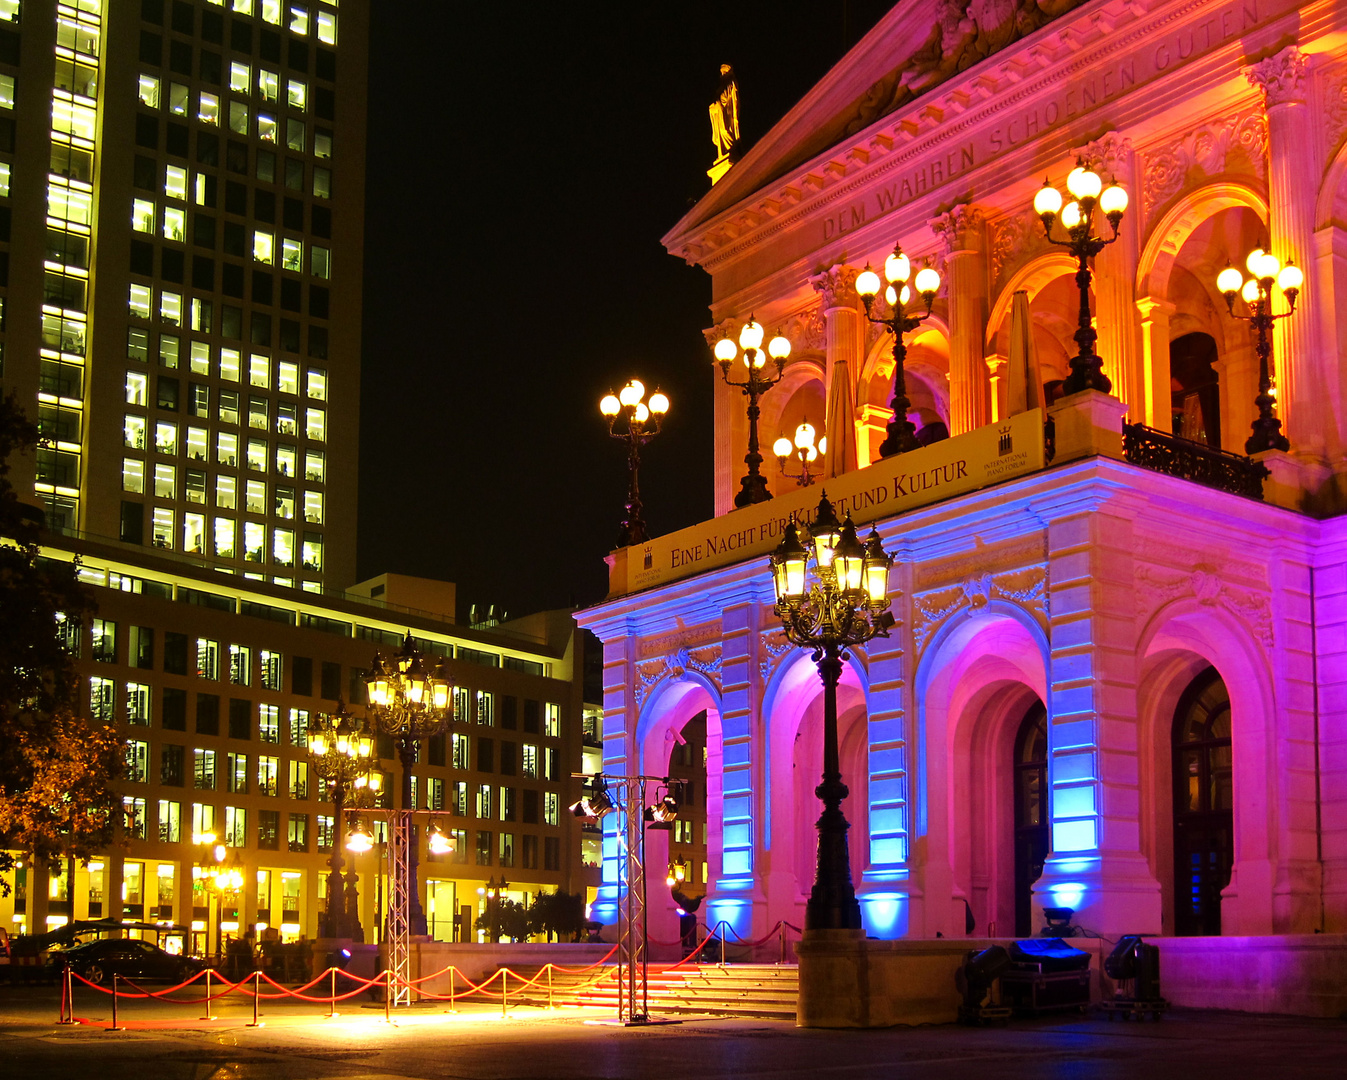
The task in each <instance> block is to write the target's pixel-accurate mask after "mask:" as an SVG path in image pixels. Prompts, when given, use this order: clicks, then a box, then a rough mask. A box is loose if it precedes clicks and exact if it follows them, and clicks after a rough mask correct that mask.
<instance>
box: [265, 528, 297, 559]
mask: <svg viewBox="0 0 1347 1080" xmlns="http://www.w3.org/2000/svg"><path fill="white" fill-rule="evenodd" d="M271 560H272V562H274V563H275V564H276V565H277V566H294V565H295V534H294V531H293V530H292V529H273V530H272V532H271Z"/></svg>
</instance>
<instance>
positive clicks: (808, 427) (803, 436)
mask: <svg viewBox="0 0 1347 1080" xmlns="http://www.w3.org/2000/svg"><path fill="white" fill-rule="evenodd" d="M814 435H815V431H814V425H813V424H811V423H810V422H809V421H808V420H805V421H804V422H803V423H802V424H800V426H799V427H797V428H796V429H795V441H794V442H791V440H790V439H788V438H786V437H785V436H784V435H782V436H781V437H780V438H779V439H777V440H776V442H774V443H773V444H772V453H774V454H775V455H776V460H777V463H778V464H779V465H780V468H781V475H782V476H784V477H785V478H786V479H787V480H794V481H795V483H796V486H798V487H809V486H810V485H811V484H812V483H813V482H814V480H815V479H816V478H817V476H818V474H819V472H820V470H819V469H818V467H817V466H816V467H815V468H814V469H813V470H811V469H810V468H809V466H811V465H813V464H814V462H816V461H818V459H819V457H820V456H821V455H822V454H826V453H827V452H828V437H827V436H826V435H825V436H824V437H823V438H821V439H819V441H818V445H817V446H815V445H814ZM788 461H792V462H796V463H797V465H796V467H797V468H798V469H799V470H800V471H799V472H790V471H788V469H787V466H786V462H788Z"/></svg>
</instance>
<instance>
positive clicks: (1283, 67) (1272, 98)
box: [1244, 45, 1310, 108]
mask: <svg viewBox="0 0 1347 1080" xmlns="http://www.w3.org/2000/svg"><path fill="white" fill-rule="evenodd" d="M1309 62H1310V58H1309V57H1308V56H1306V55H1305V54H1304V53H1302V52H1301V51H1300V50H1299V49H1298V48H1296V47H1295V46H1294V45H1288V46H1287V47H1286V48H1284V49H1283V50H1282V51H1281V52H1279V53H1275V54H1274V55H1272V56H1269V57H1268V58H1267V59H1266V60H1260V61H1258V63H1256V64H1254V65H1253V66H1252V67H1249V68H1245V70H1244V76H1245V78H1247V79H1248V80H1249V85H1251V86H1256V87H1258V88H1259V89H1260V90H1262V91H1263V103H1264V105H1265V106H1266V107H1267V108H1271V107H1272V106H1273V105H1287V104H1295V103H1301V104H1303V103H1304V101H1305V98H1306V95H1307V93H1308V91H1309V78H1308V77H1309Z"/></svg>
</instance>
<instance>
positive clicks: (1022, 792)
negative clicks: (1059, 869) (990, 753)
mask: <svg viewBox="0 0 1347 1080" xmlns="http://www.w3.org/2000/svg"><path fill="white" fill-rule="evenodd" d="M1014 771H1015V934H1016V936H1018V937H1029V936H1030V935H1031V934H1033V932H1034V928H1033V925H1032V921H1033V906H1032V900H1033V887H1034V882H1035V881H1037V880H1038V878H1039V875H1041V874H1042V873H1043V862H1044V860H1045V859H1047V857H1048V847H1049V843H1050V836H1049V833H1048V710H1047V709H1046V708H1045V707H1044V705H1043V703H1042V702H1041V701H1035V702H1034V704H1033V705H1032V706H1030V708H1029V711H1028V712H1027V713H1025V714H1024V719H1023V720H1021V721H1020V729H1019V731H1018V732H1017V733H1016V735H1015V762H1014Z"/></svg>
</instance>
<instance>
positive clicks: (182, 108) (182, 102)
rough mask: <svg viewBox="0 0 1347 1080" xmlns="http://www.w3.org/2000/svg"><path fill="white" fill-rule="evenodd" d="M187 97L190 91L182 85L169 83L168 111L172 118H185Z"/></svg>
mask: <svg viewBox="0 0 1347 1080" xmlns="http://www.w3.org/2000/svg"><path fill="white" fill-rule="evenodd" d="M189 95H190V91H189V90H188V89H187V87H185V86H183V84H182V83H169V84H168V111H169V112H171V113H172V114H173V115H174V116H186V115H187V100H188V97H189Z"/></svg>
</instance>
